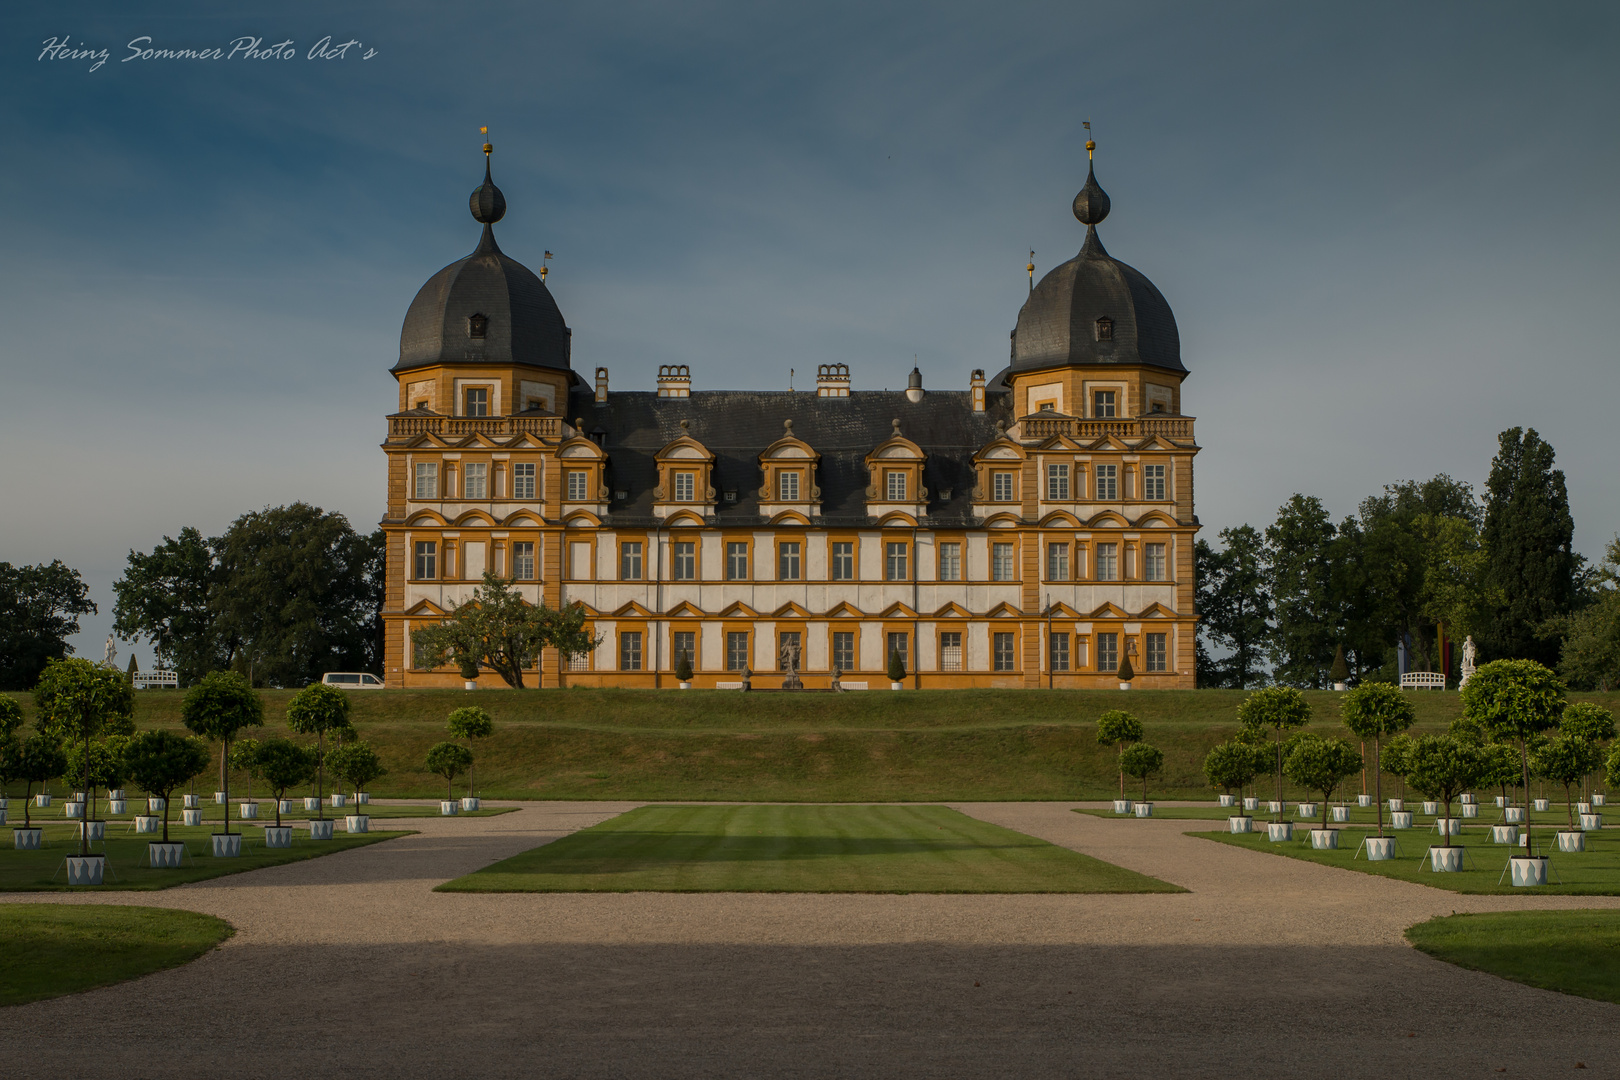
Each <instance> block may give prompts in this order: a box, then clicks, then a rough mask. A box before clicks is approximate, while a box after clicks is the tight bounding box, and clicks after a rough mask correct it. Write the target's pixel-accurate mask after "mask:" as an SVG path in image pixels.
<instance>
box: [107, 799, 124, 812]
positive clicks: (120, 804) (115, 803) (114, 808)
mask: <svg viewBox="0 0 1620 1080" xmlns="http://www.w3.org/2000/svg"><path fill="white" fill-rule="evenodd" d="M107 813H109V814H127V813H129V803H127V802H126V801H124V800H123V799H108V800H107Z"/></svg>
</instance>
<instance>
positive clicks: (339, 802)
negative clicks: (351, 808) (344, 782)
mask: <svg viewBox="0 0 1620 1080" xmlns="http://www.w3.org/2000/svg"><path fill="white" fill-rule="evenodd" d="M332 805H333V806H339V807H341V806H348V805H349V797H348V796H347V795H339V794H336V793H334V794H333V795H332Z"/></svg>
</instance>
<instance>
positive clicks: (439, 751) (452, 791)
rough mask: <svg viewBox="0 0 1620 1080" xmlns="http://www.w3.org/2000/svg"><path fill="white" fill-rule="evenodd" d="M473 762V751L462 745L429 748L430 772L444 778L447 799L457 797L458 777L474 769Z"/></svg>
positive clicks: (440, 745) (440, 744) (437, 745)
mask: <svg viewBox="0 0 1620 1080" xmlns="http://www.w3.org/2000/svg"><path fill="white" fill-rule="evenodd" d="M472 760H473V756H472V751H471V750H469V749H467V748H466V747H465V746H462V745H461V744H460V743H453V742H441V743H434V744H433V745H432V746H431V747H429V748H428V752H427V769H428V772H430V773H434V774H436V775H438V776H442V777H444V781H445V787H446V791H447V792H448V794H447V795H446V798H449V799H454V798H455V797H456V787H455V783H456V777H458V776H460V775H461V774H462V773H464V772H466V771H467V770H468V769H470V768H472Z"/></svg>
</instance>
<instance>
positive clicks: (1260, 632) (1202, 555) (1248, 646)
mask: <svg viewBox="0 0 1620 1080" xmlns="http://www.w3.org/2000/svg"><path fill="white" fill-rule="evenodd" d="M1220 540H1221V550H1220V551H1216V550H1214V549H1213V548H1211V547H1210V546H1209V544H1207V543H1206V542H1204V541H1202V540H1200V541H1198V544H1197V548H1196V550H1195V552H1194V562H1195V564H1196V566H1197V571H1198V573H1197V579H1198V614H1199V623H1198V632H1199V634H1200V636H1202V637H1205V638H1207V639H1208V641H1209V643H1210V644H1212V645H1214V646H1215V647H1216V648H1218V649H1221V650H1224V651H1225V653H1226V654H1227V655H1226V657H1225V658H1224V659H1222V660H1217V661H1214V662H1213V663H1211V662H1210V661H1208V660H1206V661H1204V662H1203V663H1204V665H1205V666H1207V667H1208V668H1209V670H1208V672H1207V675H1206V671H1205V667H1204V666H1201V667H1200V668H1199V671H1198V676H1199V680H1198V681H1199V685H1200V686H1233V687H1236V688H1237V689H1239V690H1244V689H1247V688H1248V687H1251V686H1261V685H1264V684H1265V680H1266V666H1265V655H1266V643H1267V641H1268V639H1269V638H1270V635H1271V593H1270V590H1269V588H1268V585H1267V582H1268V568H1267V566H1266V543H1265V538H1264V537H1263V536H1261V535H1260V532H1259V530H1258V529H1256V528H1254V527H1253V526H1252V525H1240V526H1237V527H1236V528H1229V529H1222V530H1221V532H1220ZM1206 655H1207V654H1206Z"/></svg>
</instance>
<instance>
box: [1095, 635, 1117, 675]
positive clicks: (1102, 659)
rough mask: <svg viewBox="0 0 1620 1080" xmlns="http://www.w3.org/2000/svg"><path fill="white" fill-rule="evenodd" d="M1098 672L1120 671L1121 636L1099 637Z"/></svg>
mask: <svg viewBox="0 0 1620 1080" xmlns="http://www.w3.org/2000/svg"><path fill="white" fill-rule="evenodd" d="M1097 670H1098V671H1118V670H1119V635H1118V634H1098V635H1097Z"/></svg>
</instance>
